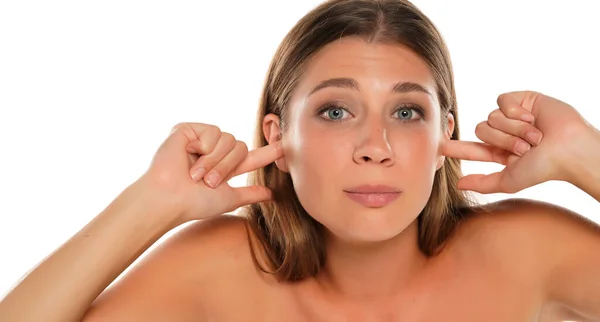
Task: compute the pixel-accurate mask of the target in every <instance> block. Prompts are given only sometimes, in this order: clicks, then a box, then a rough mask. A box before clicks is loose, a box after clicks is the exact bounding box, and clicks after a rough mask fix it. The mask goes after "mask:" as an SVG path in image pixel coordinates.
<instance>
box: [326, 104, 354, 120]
mask: <svg viewBox="0 0 600 322" xmlns="http://www.w3.org/2000/svg"><path fill="white" fill-rule="evenodd" d="M348 114H349V113H348V111H347V110H346V109H345V108H342V107H338V106H335V105H330V106H326V107H324V108H323V109H321V110H320V111H319V115H320V116H321V117H323V118H325V119H326V120H330V121H342V120H343V119H344V118H346V117H348Z"/></svg>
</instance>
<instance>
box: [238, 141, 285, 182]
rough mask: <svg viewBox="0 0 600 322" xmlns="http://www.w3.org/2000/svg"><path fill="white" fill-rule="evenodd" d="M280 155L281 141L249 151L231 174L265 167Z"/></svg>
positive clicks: (281, 154)
mask: <svg viewBox="0 0 600 322" xmlns="http://www.w3.org/2000/svg"><path fill="white" fill-rule="evenodd" d="M281 157H283V146H282V144H281V141H276V142H273V143H272V144H269V145H265V146H263V147H260V148H258V149H255V150H252V151H249V152H248V155H247V156H246V158H245V159H244V160H243V161H242V162H241V163H240V164H239V165H238V166H237V167H236V168H235V169H234V171H233V176H238V175H240V174H242V173H246V172H250V171H253V170H256V169H259V168H262V167H265V166H267V165H269V164H271V163H273V162H275V161H277V160H278V159H280V158H281Z"/></svg>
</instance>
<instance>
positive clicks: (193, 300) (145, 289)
mask: <svg viewBox="0 0 600 322" xmlns="http://www.w3.org/2000/svg"><path fill="white" fill-rule="evenodd" d="M255 267H256V266H255V265H254V262H253V259H252V254H251V252H250V246H249V242H248V234H247V230H246V219H245V218H243V217H239V216H233V215H223V216H219V217H215V218H211V219H206V220H202V221H197V222H192V223H189V224H187V225H186V226H185V227H183V228H181V229H180V230H179V231H177V232H176V233H174V234H173V235H172V236H170V237H169V238H168V239H166V240H165V241H164V242H163V243H161V244H160V245H158V246H157V247H156V248H155V249H154V250H153V251H152V252H151V253H149V254H148V255H147V256H146V257H145V258H144V259H143V260H141V261H140V262H139V263H137V264H136V266H135V267H133V268H132V269H131V270H130V271H129V272H127V273H126V275H125V276H123V277H122V278H121V279H120V280H119V281H117V282H115V283H114V285H112V286H111V287H110V288H108V289H107V290H105V291H104V292H103V293H102V294H101V295H100V296H99V297H98V298H97V299H96V301H95V302H94V304H93V305H92V307H91V308H90V310H89V312H88V314H87V315H86V319H85V321H133V320H144V321H154V320H156V321H166V320H169V321H177V320H181V321H187V320H196V321H197V320H198V317H199V316H202V315H203V314H204V309H205V306H206V305H207V303H210V300H211V299H215V298H219V297H220V296H227V295H229V294H219V293H224V292H228V290H231V289H232V288H234V287H235V286H234V285H235V283H239V281H242V280H243V281H245V283H246V285H244V288H246V289H248V288H250V289H251V288H252V287H258V286H259V285H260V284H261V283H262V281H261V278H260V274H258V272H257V269H256V268H255ZM241 289H242V287H240V290H241ZM240 290H238V291H240Z"/></svg>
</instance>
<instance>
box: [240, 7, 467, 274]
mask: <svg viewBox="0 0 600 322" xmlns="http://www.w3.org/2000/svg"><path fill="white" fill-rule="evenodd" d="M347 36H358V37H362V38H363V39H365V41H367V42H371V43H376V42H379V43H390V44H402V45H404V46H407V47H409V48H410V49H412V50H413V51H414V52H415V53H416V54H418V55H419V56H420V57H421V58H422V59H423V60H424V61H425V62H426V63H427V65H428V67H429V68H430V70H431V72H432V75H433V77H434V80H435V83H436V91H437V93H436V94H437V96H438V100H439V102H440V108H441V115H442V118H443V120H442V121H443V122H442V126H444V127H446V126H447V118H446V116H447V114H448V113H452V115H453V116H454V120H455V128H454V131H453V134H452V139H458V138H459V129H458V114H457V107H456V93H455V88H454V76H453V72H452V65H451V61H450V57H449V53H448V49H447V46H446V44H445V42H444V40H443V39H442V37H441V35H440V33H439V32H438V30H437V29H436V27H435V26H434V25H433V23H432V22H431V21H430V20H429V19H428V18H427V17H426V16H425V15H424V14H423V13H422V12H421V11H420V10H419V9H417V8H416V7H415V6H414V5H413V4H412V3H410V2H409V1H406V0H379V1H377V0H330V1H327V2H325V3H323V4H321V5H320V6H318V7H316V8H315V9H313V10H312V11H311V12H309V13H308V14H307V15H305V16H304V17H303V18H302V19H301V20H300V21H298V23H297V24H296V25H295V26H294V27H293V28H292V30H291V31H290V32H289V33H288V34H287V35H286V37H285V38H284V39H283V41H282V43H281V44H280V46H279V48H278V49H277V51H276V53H275V56H274V57H273V60H272V62H271V65H270V67H269V69H268V73H267V77H266V80H265V84H264V88H263V92H262V96H261V102H260V106H259V110H258V114H257V119H256V132H255V142H254V147H262V146H265V145H267V144H268V142H267V140H266V138H265V137H264V135H263V132H262V121H263V119H264V117H265V115H267V114H270V113H273V114H276V115H278V116H279V118H280V127H281V131H282V133H285V129H286V126H287V123H288V117H289V116H288V103H289V101H290V97H291V95H292V92H293V91H294V89H295V87H296V85H297V83H298V80H299V78H300V76H301V75H302V73H303V71H304V68H305V66H306V64H307V62H308V61H309V59H310V58H311V57H312V56H313V55H314V54H315V53H316V52H317V51H318V50H319V49H321V48H323V47H324V46H325V45H327V44H328V43H330V42H332V41H335V40H337V39H340V38H342V37H347ZM461 176H462V174H461V168H460V160H458V159H452V158H446V159H445V161H444V164H443V166H442V167H441V168H440V169H439V170H438V171H437V172H436V174H435V177H434V182H433V189H432V193H431V196H430V198H429V200H428V202H427V204H426V205H425V207H424V209H423V211H422V212H421V213H420V214H419V217H418V219H417V220H418V231H419V234H418V244H419V247H420V249H421V251H422V252H423V253H424V254H426V255H428V256H433V255H435V254H436V253H437V252H438V251H439V250H440V249H441V248H442V247H443V245H444V243H445V241H446V240H448V238H449V237H450V235H451V233H452V232H453V230H454V228H455V227H456V226H457V224H458V223H459V222H460V220H461V219H462V217H463V216H462V214H463V211H464V209H466V208H468V207H469V206H470V201H469V199H468V198H467V195H466V194H465V193H464V192H463V191H460V190H458V189H457V188H456V182H457V181H458V179H459V178H460V177H461ZM248 183H249V184H252V185H255V184H259V185H264V186H266V187H268V188H270V189H271V190H272V191H273V200H272V201H270V202H263V203H257V204H253V205H250V206H248V207H247V208H246V209H244V211H245V215H246V217H247V219H248V227H249V234H250V235H251V237H252V238H250V240H251V249H252V252H253V258H254V260H255V263H257V264H258V265H259V267H260V268H261V269H262V270H263V271H266V272H270V273H273V274H275V275H276V277H277V278H278V279H279V280H285V281H294V280H299V279H303V278H305V277H309V276H314V275H315V274H316V273H317V272H318V271H319V270H320V269H321V267H322V266H323V263H324V261H325V245H324V235H323V227H322V226H321V225H320V223H318V222H317V221H316V220H314V219H313V218H312V217H311V216H310V215H309V214H308V213H307V212H306V210H305V209H304V208H303V207H302V205H301V204H300V201H299V200H298V197H297V195H296V193H295V191H294V187H293V184H292V179H291V176H290V175H289V174H288V173H285V172H282V171H280V170H279V169H278V168H277V167H276V165H275V164H271V165H269V166H267V167H265V168H262V169H259V170H257V171H255V172H253V173H250V174H249V177H248ZM257 251H258V253H257ZM259 254H260V255H261V259H262V263H264V264H265V265H266V266H267V268H264V267H263V266H262V265H261V264H260V263H259V260H258V257H257V256H258V255H259Z"/></svg>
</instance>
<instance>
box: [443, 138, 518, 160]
mask: <svg viewBox="0 0 600 322" xmlns="http://www.w3.org/2000/svg"><path fill="white" fill-rule="evenodd" d="M441 153H442V155H444V156H447V157H450V158H455V159H462V160H469V161H482V162H496V163H500V164H506V163H507V162H508V157H509V156H510V153H509V152H508V151H506V150H503V149H500V148H498V147H495V146H492V145H489V144H486V143H480V142H468V141H458V140H448V141H446V142H445V143H444V144H443V145H442V148H441Z"/></svg>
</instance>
